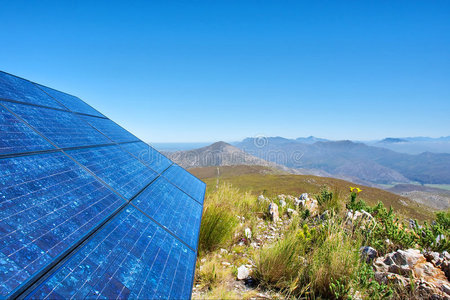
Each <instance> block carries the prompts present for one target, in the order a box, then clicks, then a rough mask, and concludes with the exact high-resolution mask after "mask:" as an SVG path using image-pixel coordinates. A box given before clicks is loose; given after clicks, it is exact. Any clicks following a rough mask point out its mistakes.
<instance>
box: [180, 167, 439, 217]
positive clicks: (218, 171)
mask: <svg viewBox="0 0 450 300" xmlns="http://www.w3.org/2000/svg"><path fill="white" fill-rule="evenodd" d="M189 171H190V172H191V173H192V174H194V175H195V176H197V177H199V178H200V179H202V180H203V181H205V182H206V183H207V191H212V190H214V189H215V187H216V185H217V183H218V182H219V183H224V182H225V183H230V184H232V185H233V186H235V187H237V188H239V189H241V190H243V191H251V192H252V193H254V194H255V195H257V194H258V195H259V194H261V193H264V194H265V195H268V196H276V195H278V194H292V195H300V194H301V193H305V192H309V193H313V194H314V193H319V191H320V190H321V189H322V188H323V187H324V186H328V187H329V188H330V189H331V190H332V191H336V192H337V193H338V194H340V195H346V194H348V189H349V187H350V186H354V183H351V182H348V181H345V180H341V179H335V178H326V177H318V176H310V175H292V174H285V173H280V172H279V171H276V172H274V171H273V169H271V168H269V167H263V166H225V167H204V168H192V169H189ZM218 175H219V176H218ZM360 188H361V189H362V190H363V192H362V193H361V198H362V199H364V200H365V201H367V202H368V203H369V204H371V205H375V204H376V203H377V202H378V201H382V202H383V203H384V205H386V206H392V207H393V208H394V209H396V211H398V212H399V213H401V214H402V215H404V216H407V217H410V218H416V219H419V220H425V219H429V218H430V217H431V216H432V212H431V211H430V209H429V208H428V207H426V206H423V205H420V204H418V203H416V202H414V201H411V200H410V199H408V198H406V197H403V196H399V195H396V194H394V193H391V192H388V191H385V190H382V189H378V188H373V187H367V186H360Z"/></svg>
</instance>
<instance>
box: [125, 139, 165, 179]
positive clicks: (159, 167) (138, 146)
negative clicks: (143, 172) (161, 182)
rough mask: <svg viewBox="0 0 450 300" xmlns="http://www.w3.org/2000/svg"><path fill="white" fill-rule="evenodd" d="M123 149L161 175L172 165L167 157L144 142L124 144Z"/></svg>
mask: <svg viewBox="0 0 450 300" xmlns="http://www.w3.org/2000/svg"><path fill="white" fill-rule="evenodd" d="M121 147H122V148H123V149H125V150H126V151H128V152H130V153H131V154H133V155H134V156H135V157H137V158H139V159H140V160H141V161H142V162H144V163H145V164H146V165H147V166H149V167H150V168H152V169H153V170H155V171H156V172H158V173H161V172H162V171H164V170H165V169H167V168H168V167H170V165H171V164H172V162H171V161H170V160H169V159H168V158H167V157H165V156H164V155H162V154H161V153H159V152H158V151H156V150H155V149H153V148H152V147H150V146H149V145H147V144H146V143H144V142H135V143H127V144H122V145H121Z"/></svg>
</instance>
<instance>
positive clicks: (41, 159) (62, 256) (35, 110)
mask: <svg viewBox="0 0 450 300" xmlns="http://www.w3.org/2000/svg"><path fill="white" fill-rule="evenodd" d="M2 99H3V100H2ZM204 191H205V184H204V183H203V182H201V181H200V180H198V179H197V178H195V177H194V176H192V175H191V174H189V173H188V172H186V171H185V170H183V169H182V168H180V167H179V166H177V165H173V163H172V162H171V161H170V160H169V159H167V158H166V157H165V156H163V155H162V154H160V153H159V152H157V151H156V150H155V149H153V148H151V147H150V146H148V145H147V144H145V143H143V142H142V141H140V140H139V139H138V138H136V137H135V136H134V135H133V134H131V133H129V132H128V131H126V130H125V129H123V128H122V127H120V126H119V125H117V124H116V123H114V122H113V121H111V120H109V119H107V118H106V117H104V116H103V115H101V114H100V113H99V112H97V111H96V110H94V109H93V108H91V107H90V106H89V105H87V104H86V103H84V102H82V101H81V100H80V99H79V98H77V97H75V96H71V95H68V94H65V93H62V92H59V91H56V90H53V89H50V88H47V87H44V86H40V85H38V84H36V83H32V82H30V81H27V80H24V79H20V78H17V77H14V76H12V75H8V74H6V73H2V72H0V299H3V298H15V297H19V298H23V297H28V296H31V297H32V298H39V299H41V298H46V299H55V298H61V299H64V298H68V297H73V298H76V299H78V298H85V299H88V298H94V297H95V298H102V299H110V298H133V299H155V298H174V299H183V298H190V294H191V289H192V282H193V275H194V268H195V260H196V249H197V241H198V234H199V225H200V219H201V214H202V206H203V205H202V203H203V197H204ZM127 200H128V202H127Z"/></svg>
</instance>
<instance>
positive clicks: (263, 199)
mask: <svg viewBox="0 0 450 300" xmlns="http://www.w3.org/2000/svg"><path fill="white" fill-rule="evenodd" d="M258 201H259V202H264V201H266V197H264V195H259V196H258Z"/></svg>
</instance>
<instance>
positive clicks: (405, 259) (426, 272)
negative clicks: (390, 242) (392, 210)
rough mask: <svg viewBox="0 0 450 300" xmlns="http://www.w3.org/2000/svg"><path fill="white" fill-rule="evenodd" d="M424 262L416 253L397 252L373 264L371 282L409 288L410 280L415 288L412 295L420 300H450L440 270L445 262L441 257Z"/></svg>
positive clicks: (446, 283) (447, 282) (419, 254)
mask: <svg viewBox="0 0 450 300" xmlns="http://www.w3.org/2000/svg"><path fill="white" fill-rule="evenodd" d="M427 257H428V258H429V260H431V261H435V262H436V263H437V264H438V266H436V265H434V264H433V263H432V262H430V261H428V260H427V258H426V257H425V256H424V255H423V254H422V253H420V251H419V250H416V249H408V250H397V251H395V252H392V253H389V254H386V255H385V256H383V257H378V258H377V259H376V260H375V262H374V266H375V270H376V273H375V278H376V280H377V281H379V282H382V283H385V284H386V283H388V282H391V283H394V284H400V285H402V286H410V285H411V280H414V285H415V286H416V287H417V290H416V293H418V294H419V296H420V297H423V298H432V299H450V283H449V281H448V279H447V277H446V275H445V272H444V271H443V270H442V269H441V268H440V266H441V265H443V264H444V261H447V259H446V257H445V255H442V256H441V255H437V256H436V255H435V254H431V255H427Z"/></svg>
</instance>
